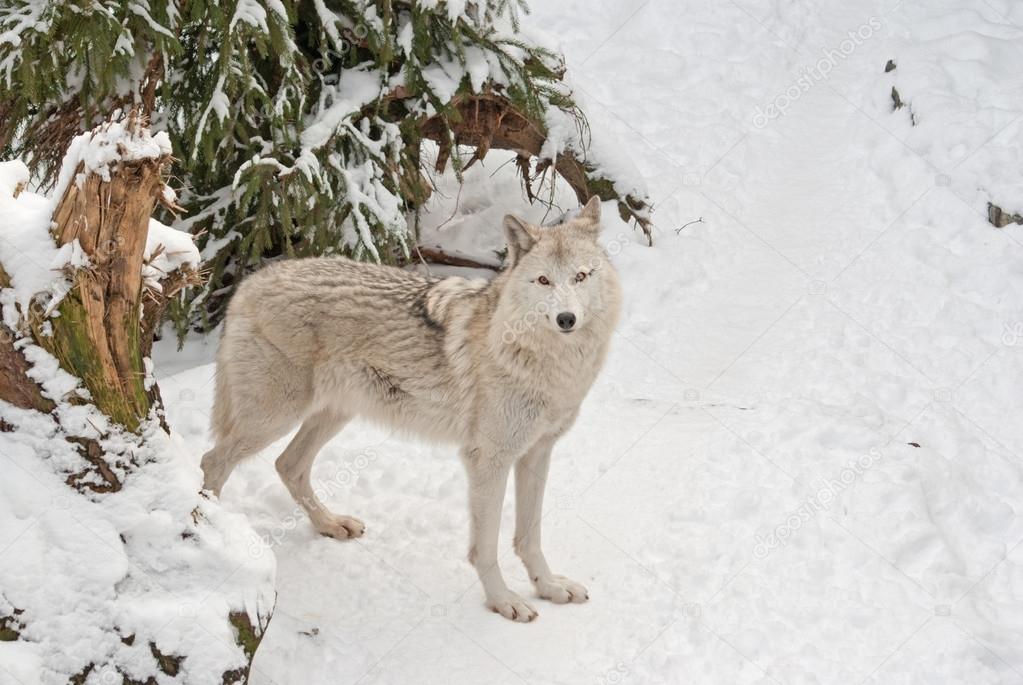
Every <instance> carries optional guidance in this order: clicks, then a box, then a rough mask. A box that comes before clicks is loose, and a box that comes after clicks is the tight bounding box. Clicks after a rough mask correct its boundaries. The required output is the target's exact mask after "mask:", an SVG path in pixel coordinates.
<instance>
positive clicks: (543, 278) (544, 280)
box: [536, 276, 551, 285]
mask: <svg viewBox="0 0 1023 685" xmlns="http://www.w3.org/2000/svg"><path fill="white" fill-rule="evenodd" d="M536 282H537V283H539V284H540V285H550V284H551V282H550V281H549V280H547V277H546V276H540V277H539V278H538V279H536Z"/></svg>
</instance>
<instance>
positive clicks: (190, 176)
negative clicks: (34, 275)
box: [0, 0, 649, 334]
mask: <svg viewBox="0 0 1023 685" xmlns="http://www.w3.org/2000/svg"><path fill="white" fill-rule="evenodd" d="M525 11H527V8H526V6H525V3H524V0H487V1H485V2H467V1H466V0H429V1H426V0H424V1H420V2H414V1H412V0H233V1H227V2H209V1H206V0H177V1H161V0H77V1H56V0H9V1H8V2H7V3H5V6H4V7H3V8H0V103H2V104H0V147H2V148H3V154H4V156H5V157H10V156H19V157H22V158H23V159H24V160H25V161H26V162H27V163H28V164H29V166H30V167H31V169H32V170H33V173H34V174H35V176H36V178H37V180H38V181H39V182H41V183H42V184H43V186H44V187H45V186H46V185H47V184H51V183H53V181H54V177H55V174H56V172H57V169H58V168H59V161H60V158H61V156H62V155H63V153H64V150H65V149H66V148H67V145H68V143H69V142H70V140H71V139H72V138H73V137H74V136H75V135H77V134H78V133H80V132H81V131H83V130H88V129H89V128H91V127H92V126H93V125H95V124H96V123H97V122H99V121H103V120H105V119H106V118H108V117H109V116H110V114H111V113H112V112H114V111H116V110H117V109H127V108H129V107H139V108H140V109H141V111H142V112H143V113H144V114H145V115H147V116H148V117H149V118H150V120H151V122H152V127H153V129H154V130H156V131H165V132H167V133H168V134H169V136H170V139H171V142H172V144H173V148H174V150H176V151H178V157H179V158H178V160H177V165H176V168H175V172H176V174H177V183H178V184H179V185H180V188H181V190H180V197H179V199H178V203H179V204H180V205H181V206H182V207H183V208H184V212H183V215H182V216H181V217H179V218H178V219H177V221H176V226H177V227H179V228H183V229H186V230H189V231H191V232H193V233H194V234H195V235H196V236H197V237H198V242H199V246H200V248H201V251H202V256H203V259H204V262H205V271H206V276H207V278H206V283H205V286H204V287H202V288H196V289H191V290H189V291H187V293H188V294H183V295H182V297H181V298H179V299H177V300H175V301H174V302H173V303H171V306H170V309H169V312H170V315H171V316H172V317H173V319H174V320H175V322H176V324H177V326H178V329H179V333H182V334H183V332H184V331H185V330H187V328H188V327H189V326H200V327H205V326H208V325H209V324H210V323H215V322H216V321H218V320H219V319H220V318H221V317H222V316H223V312H224V307H225V304H226V301H227V298H228V297H229V295H230V293H231V292H232V289H233V287H234V285H235V284H236V283H237V282H238V281H239V279H240V278H242V277H243V276H244V274H245V273H247V272H248V271H250V270H251V269H253V268H255V267H257V266H258V265H259V264H260V263H261V262H262V261H263V260H265V259H269V258H274V257H277V256H280V255H285V256H304V255H314V254H348V255H351V256H354V257H355V258H358V259H369V260H374V261H380V262H385V263H396V262H401V261H403V260H404V259H407V258H408V256H409V254H410V249H411V248H413V247H414V241H415V232H416V224H417V221H416V217H417V211H418V209H419V208H420V207H421V206H422V205H423V203H424V202H425V201H426V199H427V198H428V197H429V194H430V190H431V185H430V181H429V178H428V176H427V174H426V173H425V172H426V170H425V169H424V166H423V165H424V163H423V161H422V159H421V149H422V145H421V143H422V141H423V140H426V139H430V140H433V141H435V142H436V143H437V144H438V146H439V149H440V153H439V157H438V160H437V165H436V166H437V168H438V169H440V170H443V168H444V167H445V166H446V165H447V164H448V163H450V164H452V165H454V167H455V171H456V173H458V172H460V171H461V169H462V168H463V167H464V165H467V164H471V163H473V162H475V161H476V160H477V159H480V158H482V157H483V156H484V155H485V154H486V153H487V151H488V150H489V149H491V148H492V147H493V148H507V149H513V150H516V151H518V153H519V168H520V169H521V170H522V175H523V181H524V187H525V190H526V193H527V195H528V196H529V199H530V200H534V199H535V197H534V193H533V185H532V182H533V181H534V180H535V178H536V177H537V175H539V174H545V173H546V172H547V171H549V170H550V169H551V168H553V169H555V170H556V171H557V172H558V173H559V174H560V175H561V176H562V177H564V178H565V180H566V181H567V182H568V183H569V184H570V185H571V186H572V188H573V189H574V190H575V192H576V195H577V196H578V197H579V199H580V200H581V201H585V200H586V199H587V198H588V197H589V196H590V195H592V194H598V195H600V196H601V197H602V198H603V199H606V200H610V199H617V200H618V201H619V209H620V213H621V214H622V216H623V218H626V219H630V218H631V219H634V220H636V221H637V223H638V224H639V226H640V227H641V228H642V229H643V230H644V232H646V233H647V236H648V237H649V218H648V203H647V201H646V199H645V197H644V196H643V193H642V191H637V190H635V189H634V188H633V187H630V186H629V185H628V184H627V183H625V182H624V180H623V179H615V178H606V177H604V176H603V175H602V174H601V173H600V172H598V171H597V170H596V165H595V164H594V163H592V161H590V160H588V159H587V154H586V152H587V151H586V148H587V145H586V139H587V136H588V131H587V128H586V121H585V117H584V116H583V114H582V112H580V111H579V109H578V107H577V106H576V104H575V103H574V101H573V99H572V94H571V92H570V90H569V89H568V88H567V87H566V86H565V84H564V83H562V80H561V79H562V76H563V74H564V64H563V61H562V60H561V58H560V57H559V56H558V55H557V54H555V53H554V52H552V51H551V50H549V49H547V48H545V47H543V46H540V45H536V44H534V43H531V42H528V41H526V40H525V39H524V38H523V37H522V36H521V35H520V33H519V19H520V15H521V14H522V13H523V12H525ZM555 130H556V131H557V132H558V135H557V136H556V137H555V136H554V135H550V136H549V135H548V131H555ZM566 132H570V133H566ZM459 145H470V146H473V147H475V152H474V153H473V154H472V156H471V157H470V158H469V159H467V160H463V159H461V157H460V155H459ZM531 158H535V159H533V160H532V163H531Z"/></svg>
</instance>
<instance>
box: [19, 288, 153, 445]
mask: <svg viewBox="0 0 1023 685" xmlns="http://www.w3.org/2000/svg"><path fill="white" fill-rule="evenodd" d="M57 311H58V313H59V314H60V316H58V317H56V318H51V319H49V321H50V324H51V325H52V326H53V335H52V336H45V335H41V331H40V330H38V326H37V330H36V331H35V334H36V335H35V338H36V340H38V341H39V343H40V344H41V345H42V346H43V347H45V348H46V350H47V351H48V352H50V353H51V354H52V355H53V356H55V357H56V358H57V359H58V360H59V361H60V365H61V367H63V368H64V369H65V370H66V371H67V372H68V373H71V374H72V375H74V376H77V377H78V378H80V379H82V382H83V383H84V384H85V387H86V388H88V389H89V392H90V393H92V399H93V402H94V403H95V404H96V406H97V407H98V408H99V409H100V411H102V412H103V413H104V414H106V415H107V416H109V417H110V418H111V419H113V420H114V421H116V422H117V423H119V424H121V425H122V426H124V427H125V428H127V429H128V430H130V431H132V432H135V431H138V429H139V425H140V422H141V420H142V418H144V417H145V416H146V414H147V413H148V411H149V399H148V397H147V396H146V390H145V384H144V379H145V372H144V369H143V365H142V357H141V352H140V349H139V334H140V333H139V324H138V318H137V312H136V318H135V319H134V320H129V321H125V322H123V324H122V325H124V326H126V327H127V329H128V331H129V336H130V342H129V345H130V348H131V350H132V359H131V363H132V374H131V377H130V378H128V379H127V380H126V382H125V383H124V387H121V388H117V387H110V385H109V384H108V383H107V382H106V379H105V375H104V373H103V363H102V360H101V358H100V355H99V353H98V351H97V348H96V345H95V343H94V341H93V340H91V339H90V338H89V336H88V330H89V329H88V327H87V322H88V316H87V314H86V311H85V306H84V305H83V304H82V298H81V294H80V292H79V289H78V288H77V287H76V288H73V289H72V290H71V292H69V293H68V294H67V296H66V297H65V298H64V300H63V301H62V302H61V303H60V306H59V307H58V308H57Z"/></svg>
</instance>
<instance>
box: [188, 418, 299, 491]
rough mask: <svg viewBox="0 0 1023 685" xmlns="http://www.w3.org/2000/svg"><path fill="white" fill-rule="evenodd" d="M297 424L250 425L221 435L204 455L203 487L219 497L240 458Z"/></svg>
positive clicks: (250, 453) (265, 423) (252, 452)
mask: <svg viewBox="0 0 1023 685" xmlns="http://www.w3.org/2000/svg"><path fill="white" fill-rule="evenodd" d="M293 425H294V424H290V425H289V424H288V423H285V422H283V421H281V422H276V423H273V422H271V423H267V422H263V423H261V424H260V425H259V426H246V427H244V430H235V431H233V432H232V433H231V434H229V435H224V436H220V437H219V438H218V439H217V444H216V445H214V446H213V449H211V450H210V451H209V452H207V453H206V454H204V455H203V457H202V464H201V465H202V472H203V489H204V490H210V491H212V492H213V494H214V495H217V496H218V497H219V496H220V491H221V490H222V489H223V487H224V483H226V482H227V479H228V477H229V476H230V475H231V472H232V471H234V467H235V466H237V465H238V463H239V462H240V461H242V460H243V459H245V458H246V457H249V456H252V455H253V454H255V453H256V452H258V451H260V450H261V449H263V448H264V447H266V446H267V445H269V444H270V443H271V442H273V441H274V440H277V439H278V438H280V437H282V436H283V435H285V434H287V432H288V430H290V429H291V426H293ZM239 433H241V435H239Z"/></svg>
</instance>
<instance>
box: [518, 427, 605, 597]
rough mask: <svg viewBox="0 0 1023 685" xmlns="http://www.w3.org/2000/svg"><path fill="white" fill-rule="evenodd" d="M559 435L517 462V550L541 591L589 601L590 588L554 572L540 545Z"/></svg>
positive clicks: (541, 594)
mask: <svg viewBox="0 0 1023 685" xmlns="http://www.w3.org/2000/svg"><path fill="white" fill-rule="evenodd" d="M555 439H556V438H542V439H541V440H540V442H538V443H537V444H536V445H535V446H534V447H533V448H532V449H531V450H529V452H527V453H526V455H525V456H524V457H522V458H521V459H519V460H518V461H517V462H516V463H515V553H516V554H518V555H519V558H520V559H522V563H523V564H525V565H526V571H528V572H529V579H530V580H531V581H533V585H534V586H535V587H536V591H537V593H538V594H539V595H540V596H541V597H543V598H544V599H549V600H551V601H552V602H555V603H557V604H566V603H568V602H577V603H579V602H585V601H586V600H588V599H589V598H590V595H589V593H588V592H587V591H586V588H585V587H583V586H582V585H580V584H579V583H577V582H575V581H573V580H569V579H568V578H566V577H565V576H557V575H554V574H553V573H551V569H550V566H548V565H547V559H546V558H545V557H544V555H543V550H542V549H541V547H540V525H541V522H542V519H543V493H544V489H545V487H546V485H547V472H548V470H549V469H550V464H551V448H552V447H554V441H555Z"/></svg>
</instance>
